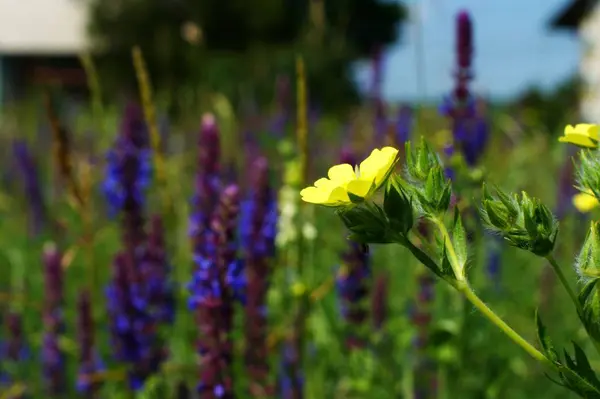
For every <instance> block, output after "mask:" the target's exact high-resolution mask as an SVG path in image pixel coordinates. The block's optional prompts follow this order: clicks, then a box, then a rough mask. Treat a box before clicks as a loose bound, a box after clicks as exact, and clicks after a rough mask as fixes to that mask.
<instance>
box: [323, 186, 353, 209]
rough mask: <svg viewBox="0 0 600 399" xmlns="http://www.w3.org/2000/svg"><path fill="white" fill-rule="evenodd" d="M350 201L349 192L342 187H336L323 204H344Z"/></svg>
mask: <svg viewBox="0 0 600 399" xmlns="http://www.w3.org/2000/svg"><path fill="white" fill-rule="evenodd" d="M349 203H350V197H348V192H347V191H346V190H344V189H343V188H342V187H336V188H334V189H333V190H331V192H330V193H329V196H328V198H327V199H326V200H325V201H324V202H322V204H323V205H342V204H349Z"/></svg>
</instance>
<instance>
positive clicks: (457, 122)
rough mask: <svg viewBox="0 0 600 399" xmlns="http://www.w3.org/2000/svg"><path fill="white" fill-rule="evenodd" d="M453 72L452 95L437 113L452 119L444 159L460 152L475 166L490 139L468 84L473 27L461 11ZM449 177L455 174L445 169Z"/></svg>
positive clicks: (471, 76) (469, 163) (482, 115)
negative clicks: (451, 138)
mask: <svg viewBox="0 0 600 399" xmlns="http://www.w3.org/2000/svg"><path fill="white" fill-rule="evenodd" d="M456 39H457V40H456V71H455V74H454V77H455V85H454V90H453V92H452V94H451V95H450V96H448V97H446V98H445V99H444V101H443V102H442V106H441V107H440V111H441V113H442V115H445V116H448V117H450V118H451V120H452V124H453V126H452V134H453V142H452V144H449V145H447V146H446V148H445V152H446V155H447V156H449V157H450V156H452V155H453V154H454V151H455V150H459V151H460V153H461V155H462V156H463V158H464V160H465V161H466V163H467V165H468V166H471V167H472V166H475V164H476V163H477V161H478V160H479V158H480V156H481V154H482V152H483V150H484V148H485V146H486V144H487V139H488V136H489V134H488V133H489V132H488V130H489V129H488V123H487V121H486V120H485V118H484V112H482V107H481V105H483V103H482V102H481V101H480V102H479V103H478V101H477V100H476V99H475V98H474V97H473V96H472V94H471V93H470V91H469V82H470V81H471V80H472V79H473V71H472V61H473V59H472V58H473V26H472V22H471V17H470V16H469V14H468V13H467V12H466V11H461V12H460V13H459V14H458V16H457V18H456ZM446 174H447V176H449V177H452V176H453V174H454V171H453V170H451V169H450V168H448V169H447V170H446Z"/></svg>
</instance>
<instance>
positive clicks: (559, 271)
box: [546, 254, 600, 354]
mask: <svg viewBox="0 0 600 399" xmlns="http://www.w3.org/2000/svg"><path fill="white" fill-rule="evenodd" d="M546 259H547V260H548V262H550V265H551V266H552V269H554V273H556V275H557V276H558V279H559V280H560V283H561V284H562V286H563V287H564V288H565V291H567V294H569V297H570V298H571V301H573V305H575V309H577V315H578V316H579V320H581V324H583V327H584V328H585V331H586V333H587V334H588V336H589V337H590V340H591V341H592V343H593V344H594V347H595V348H596V351H597V352H598V353H599V354H600V343H599V342H598V341H596V340H595V339H594V337H593V336H592V334H591V333H590V330H589V328H588V326H587V324H586V322H585V319H584V317H583V315H584V313H583V307H582V306H581V303H580V302H579V299H578V298H577V295H575V291H573V289H572V288H571V286H570V285H569V282H568V281H567V278H566V277H565V274H564V273H563V271H562V269H561V268H560V266H559V265H558V262H556V259H555V258H554V256H553V255H552V254H550V255H547V256H546Z"/></svg>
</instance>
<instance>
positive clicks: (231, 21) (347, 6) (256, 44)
mask: <svg viewBox="0 0 600 399" xmlns="http://www.w3.org/2000/svg"><path fill="white" fill-rule="evenodd" d="M90 13H91V23H90V26H89V32H90V35H91V38H92V40H93V43H95V46H96V48H97V50H99V51H100V52H101V53H103V54H105V57H101V60H100V62H99V70H100V75H101V78H102V84H103V86H104V87H106V88H108V90H113V89H118V90H121V91H131V90H133V87H132V86H131V85H132V82H135V79H133V70H132V67H131V48H132V47H133V46H135V45H139V46H140V48H141V50H142V52H143V53H144V57H145V58H146V60H147V62H148V67H149V69H150V73H151V76H152V79H153V80H154V83H155V85H156V86H157V87H161V88H162V89H163V91H165V92H167V93H170V94H169V96H170V98H169V99H168V100H170V101H169V102H170V103H171V104H173V103H176V102H177V101H179V100H180V99H182V98H187V99H189V98H190V97H191V100H192V101H194V98H193V97H194V96H197V95H198V92H199V91H200V92H201V91H203V90H201V89H204V90H209V91H212V90H216V91H219V92H221V93H223V94H225V95H226V96H228V97H229V98H230V99H232V100H233V101H234V103H236V102H238V101H240V100H241V99H243V98H245V97H252V98H258V101H259V102H266V101H268V100H270V99H271V98H272V91H273V90H272V88H273V83H274V76H276V75H277V74H280V73H283V74H288V75H290V76H292V75H293V65H294V59H295V55H296V54H297V53H300V54H302V55H303V56H304V57H305V58H306V60H307V61H306V62H307V68H308V78H309V85H310V87H311V88H313V91H312V92H311V101H313V102H314V103H315V104H317V105H318V106H319V107H320V108H327V109H332V108H337V107H339V106H345V105H348V104H352V103H354V102H355V101H356V100H357V92H356V88H355V87H354V82H353V79H352V76H351V74H350V71H349V67H350V65H351V63H352V62H353V61H356V60H359V59H364V58H366V57H369V56H370V55H372V53H373V52H374V51H377V49H378V48H380V47H381V46H385V45H389V44H392V43H393V42H394V41H395V40H396V39H397V37H398V34H399V30H398V24H399V23H400V22H401V21H402V20H403V19H404V18H405V16H406V15H405V10H404V8H403V7H402V6H401V5H399V4H398V3H396V2H389V1H385V0H323V1H322V2H319V1H318V0H317V1H315V0H312V1H311V0H289V1H286V2H282V1H279V0H254V1H252V2H249V1H246V0H229V1H227V2H224V1H217V0H206V1H194V0H178V1H168V2H167V1H153V0H123V1H118V2H117V1H106V0H94V1H93V2H92V3H91V9H90Z"/></svg>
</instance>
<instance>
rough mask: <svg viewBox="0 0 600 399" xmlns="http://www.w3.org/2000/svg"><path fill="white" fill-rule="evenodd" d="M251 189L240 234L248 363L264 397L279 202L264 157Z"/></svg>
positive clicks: (268, 389)
mask: <svg viewBox="0 0 600 399" xmlns="http://www.w3.org/2000/svg"><path fill="white" fill-rule="evenodd" d="M250 178H251V189H250V191H249V195H248V197H247V198H246V199H245V200H244V201H243V203H242V213H241V220H240V234H241V241H242V246H243V251H244V257H245V267H246V276H247V293H246V306H245V312H246V328H245V332H246V342H247V349H246V364H247V368H248V374H249V376H250V378H251V380H252V386H251V392H250V393H251V395H253V396H255V397H264V396H265V393H266V392H271V387H269V386H268V385H267V379H268V376H269V362H268V361H269V359H268V355H269V353H268V348H267V327H268V326H267V314H266V311H265V310H266V297H267V291H268V289H269V284H270V277H271V272H272V269H271V268H272V264H271V263H272V259H273V256H274V255H275V235H276V232H277V202H276V196H275V192H274V190H273V189H272V188H271V186H270V184H269V165H268V162H267V160H266V159H265V158H262V157H261V158H258V159H256V160H255V161H254V162H253V164H252V169H251V176H250Z"/></svg>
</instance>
